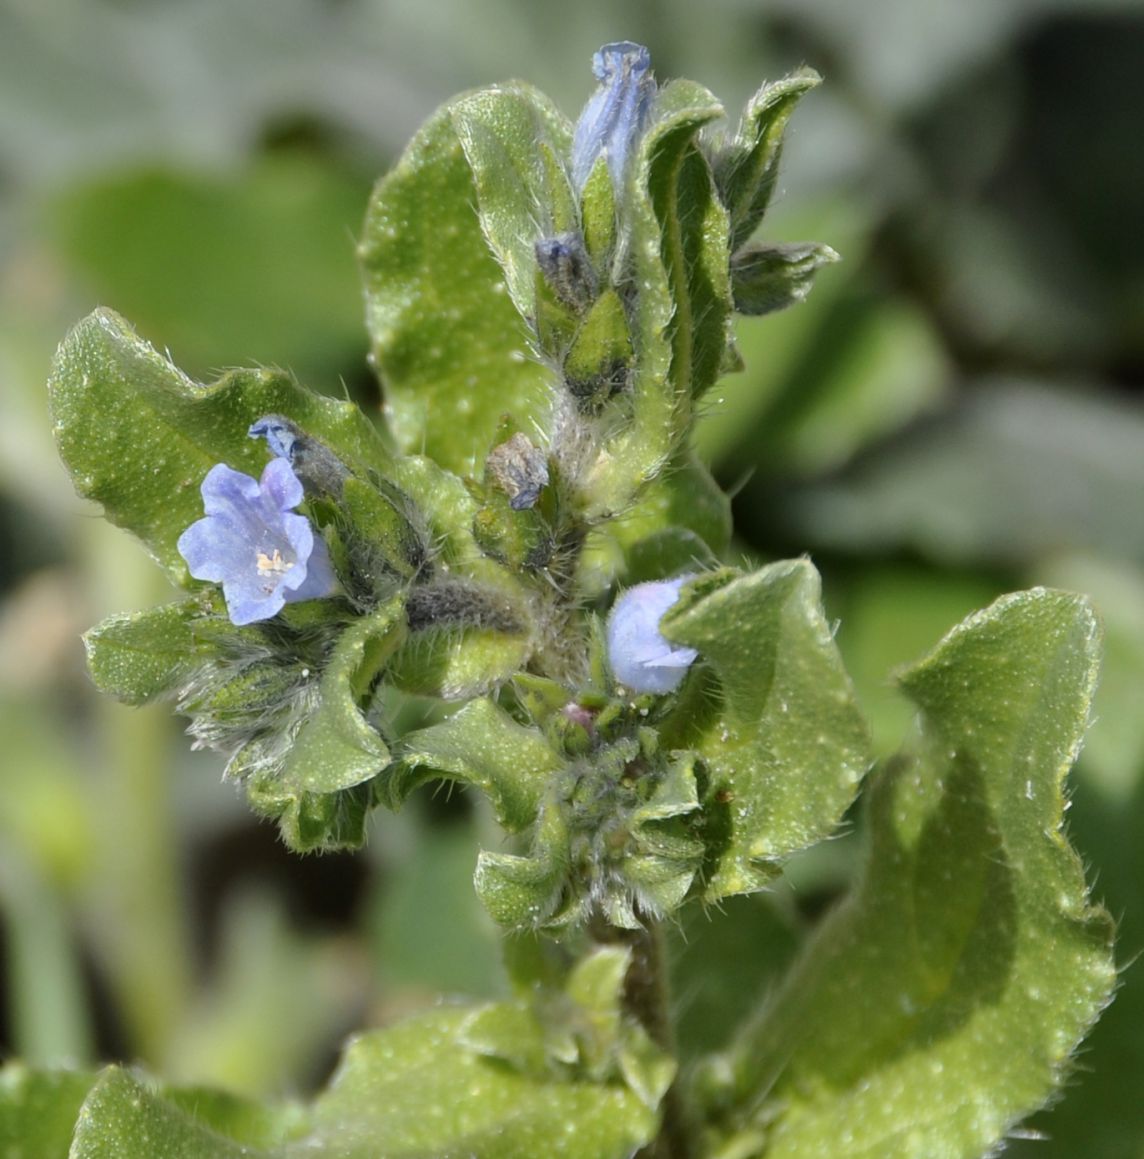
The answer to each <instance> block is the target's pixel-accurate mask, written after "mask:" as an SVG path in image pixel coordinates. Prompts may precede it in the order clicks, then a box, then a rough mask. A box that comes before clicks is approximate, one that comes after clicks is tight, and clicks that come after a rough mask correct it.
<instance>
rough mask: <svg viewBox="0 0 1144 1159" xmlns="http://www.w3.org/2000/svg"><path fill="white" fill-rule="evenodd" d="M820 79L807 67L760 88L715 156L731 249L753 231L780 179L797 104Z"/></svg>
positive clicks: (717, 177)
mask: <svg viewBox="0 0 1144 1159" xmlns="http://www.w3.org/2000/svg"><path fill="white" fill-rule="evenodd" d="M821 83H822V78H821V77H820V76H819V75H818V73H816V72H815V71H814V69H811V68H803V69H799V70H798V71H797V72H794V73H791V75H790V76H787V77H783V79H782V80H780V81H773V82H771V83H769V84H765V85H763V87H762V88H761V89H759V91H758V92H757V93H756V94H755V95H754V96H753V97H752V98H751V100H750V101H749V102H748V104H747V107H746V109H745V110H744V112H743V117H742V120H741V121H740V122H739V131H738V133H737V134H736V136H735V139H734V140H733V141H732V142H730V144H729V145H728V146H726V147H725V148H724V149H723V150H722V151H721V152H720V153H718V154H717V155H716V157H715V161H714V168H715V179H716V181H717V182H718V185H719V194H720V197H721V198H722V201H723V204H724V205H725V206H726V207H727V213H728V215H729V216H730V219H731V248H732V249H733V250H737V249H739V247H740V246H741V245H743V243H744V242H746V241H747V240H748V238H750V236H751V234H752V233H754V232H755V229H756V227H757V226H758V224H759V222H760V221H762V219H763V215H764V214H765V213H766V211H767V206H768V205H769V204H770V200H771V195H772V194H773V193H774V188H775V181H776V179H777V178H778V172H779V160H780V158H781V156H782V144H783V134H784V133H785V132H786V127H787V121H789V120H790V116H791V113H793V112H794V107H795V105H797V104H798V102H799V101H800V100H801V99H802V97H803V96H805V95H806V93H808V92H810V90H811V89H813V88H817V87H818V85H819V84H821Z"/></svg>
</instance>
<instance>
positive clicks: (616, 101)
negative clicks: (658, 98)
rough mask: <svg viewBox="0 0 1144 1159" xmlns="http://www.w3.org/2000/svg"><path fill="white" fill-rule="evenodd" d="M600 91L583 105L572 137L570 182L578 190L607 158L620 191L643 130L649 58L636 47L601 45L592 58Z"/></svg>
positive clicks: (649, 93)
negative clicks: (604, 158) (600, 160)
mask: <svg viewBox="0 0 1144 1159" xmlns="http://www.w3.org/2000/svg"><path fill="white" fill-rule="evenodd" d="M592 72H593V73H594V74H595V76H596V79H597V80H598V81H599V82H600V86H599V88H597V89H596V91H595V93H593V95H592V97H591V99H590V100H589V101H588V103H587V104H586V105H585V106H584V111H583V112H582V113H581V114H580V119H579V120H578V121H577V122H576V131H575V132H574V133H573V136H572V183H573V185H575V187H576V189H577V191H582V190H583V188H584V184H585V182H586V181H587V180H588V177H589V176H590V175H591V172H592V169H593V167H594V166H595V164H596V162H597V160H598V159H599V157H600V154H601V153H603V154H605V155H606V156H607V158H608V169H609V170H610V171H611V174H612V184H613V186H614V187H615V189H616V192H617V193H619V192H621V191H622V190H623V187H624V170H625V169H626V167H627V163H628V158H629V156H630V155H631V153H632V152H633V151H634V150H635V148H636V146H637V145H638V144H639V140H640V137H642V136H643V131H644V129H645V128H646V127H647V119H648V113H649V112H650V110H651V99H652V97H653V96H654V95H655V78H654V77H653V76H652V75H651V55H650V54H649V53H648V50H647V49H646V48H644V47H643V45H641V44H632V42H631V41H630V40H621V41H619V42H618V43H616V44H605V45H604V47H603V48H601V49H600V51H599V52H597V53H596V55H595V56H594V57H592Z"/></svg>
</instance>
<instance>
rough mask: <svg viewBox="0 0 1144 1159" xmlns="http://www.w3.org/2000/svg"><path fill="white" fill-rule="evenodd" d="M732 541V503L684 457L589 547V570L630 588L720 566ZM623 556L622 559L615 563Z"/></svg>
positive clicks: (689, 456)
mask: <svg viewBox="0 0 1144 1159" xmlns="http://www.w3.org/2000/svg"><path fill="white" fill-rule="evenodd" d="M730 541H731V501H730V499H729V498H728V497H727V495H726V494H725V493H724V492H723V490H722V488H720V486H719V484H718V483H716V482H715V480H714V479H713V478H712V477H711V472H710V471H708V469H707V468H706V467H705V466H704V465H703V463H701V462H700V461H699V460H698V459H697V458H696V457H695V456H694V455H692V454H691V453H690V452H686V451H685V452H684V453H683V454H682V455H681V456H680V457H679V458H678V459H677V460H676V461H675V462H673V463H672V464H670V465H669V466H668V467H667V468H665V469H664V471H663V472H662V474H660V475H658V476H657V477H656V478H655V479H653V480H652V482H651V483H649V484H648V485H647V487H645V488H644V489H643V491H642V492H641V493H640V496H639V498H638V499H637V501H636V502H635V504H634V505H633V507H632V508H631V510H630V511H627V512H625V514H624V517H623V519H617V520H615V521H614V522H612V523H610V524H608V526H607V527H606V528H605V529H603V530H602V532H601V534H599V535H597V536H595V537H594V538H593V540H592V541H591V542H590V543H589V546H588V549H587V552H586V555H587V560H586V563H587V566H589V567H591V568H594V569H599V570H602V571H604V573H605V574H606V575H607V576H608V580H607V581H606V582H605V584H604V585H603V586H606V583H607V582H610V580H611V576H612V575H614V574H616V573H619V575H620V576H621V577H622V580H623V582H624V583H626V584H635V583H640V582H642V581H643V580H653V579H663V578H665V577H666V576H673V575H679V574H681V573H682V572H686V571H698V570H701V569H702V568H704V567H714V566H716V565H717V563H718V560H719V557H720V556H721V555H722V554H723V553H724V552H725V551H726V550H727V547H728V545H729V544H730ZM617 552H618V553H620V555H621V556H622V559H620V560H617V559H614V558H613V557H614V556H615V554H616V553H617Z"/></svg>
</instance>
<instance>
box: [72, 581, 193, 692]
mask: <svg viewBox="0 0 1144 1159" xmlns="http://www.w3.org/2000/svg"><path fill="white" fill-rule="evenodd" d="M203 614H204V609H203V603H202V601H201V600H200V599H199V598H198V597H197V596H192V597H191V598H189V599H186V600H181V601H180V602H179V603H175V604H165V605H163V606H162V607H159V608H149V609H148V610H147V611H145V612H133V613H130V614H127V615H120V616H112V617H110V618H109V619H107V620H104V621H103V623H102V624H99V625H97V626H96V627H94V628H92V629H91V630H90V631H88V632H85V633H84V637H83V644H84V648H86V650H87V666H88V668H89V670H90V671H91V677H92V679H93V680H94V681H95V686H96V687H97V688H98V689H99V690H100V691H101V692H107V693H109V694H110V695H112V696H114V697H116V698H117V699H119V700H122V701H123V702H124V703H125V704H134V705H139V704H148V703H150V702H151V701H152V700H156V699H158V698H159V697H161V696H168V695H170V694H171V693H173V692H174V691H175V690H176V689H177V688H178V686H179V685H180V684H181V683H182V682H183V680H184V679H186V677H187V675H188V673H189V672H190V670H191V668H193V666H194V661H195V651H196V645H197V637H196V632H195V629H194V624H195V621H196V620H201V619H202V617H203Z"/></svg>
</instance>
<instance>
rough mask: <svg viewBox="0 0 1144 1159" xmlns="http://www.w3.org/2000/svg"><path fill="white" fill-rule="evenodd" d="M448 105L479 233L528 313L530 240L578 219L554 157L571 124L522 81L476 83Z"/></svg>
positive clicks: (532, 285) (532, 308)
mask: <svg viewBox="0 0 1144 1159" xmlns="http://www.w3.org/2000/svg"><path fill="white" fill-rule="evenodd" d="M448 107H449V112H450V116H451V117H452V121H453V127H454V129H455V130H456V133H457V137H458V139H459V140H460V142H461V146H462V148H463V149H464V150H465V158H466V160H467V161H468V163H469V168H470V169H471V170H472V175H473V188H474V190H475V193H476V207H477V213H478V215H479V217H480V224H481V229H482V231H483V233H484V236H485V240H486V241H487V243H488V246H489V248H490V249H491V250H492V252H493V254H494V255H495V256H496V259H497V261H498V262H500V265H501V268H502V270H503V271H504V280H505V285H506V286H507V287H508V293H509V297H510V298H512V300H513V302H514V303H515V304H516V308H517V310H518V311H519V312H520V314H521V317H522V318H526V319H530V318H533V317H535V315H536V300H535V290H536V256H535V250H534V245H535V243H536V241H537V240H538V239H539V238H540V237H544V236H552V235H553V234H557V233H562V232H564V231H566V230H569V229H571V228H573V226H574V224H575V222H576V203H575V200H574V198H573V195H572V188H571V186H570V185H569V184H568V178H567V175H566V173H565V170H564V167H563V166H562V165H561V164H560V163H559V162H558V161H557V158H559V157H564V156H566V155H567V153H568V150H569V149H570V148H571V142H572V127H571V125H569V123H568V120H567V118H566V117H564V115H563V114H562V113H560V112H559V110H557V109H556V108H555V107H554V106H553V105H552V103H551V101H549V99H548V98H547V97H546V96H545V95H544V94H543V93H541V92H539V91H538V90H536V89H534V88H532V86H531V85H526V84H523V83H521V82H520V81H514V82H510V83H509V84H505V85H496V86H493V87H491V88H486V89H480V90H479V91H478V92H475V93H470V94H469V95H467V96H462V97H458V98H457V99H456V100H455V101H452V102H451V103H450V104H449V106H448ZM538 230H539V231H540V232H539V233H538V232H537V231H538Z"/></svg>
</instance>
